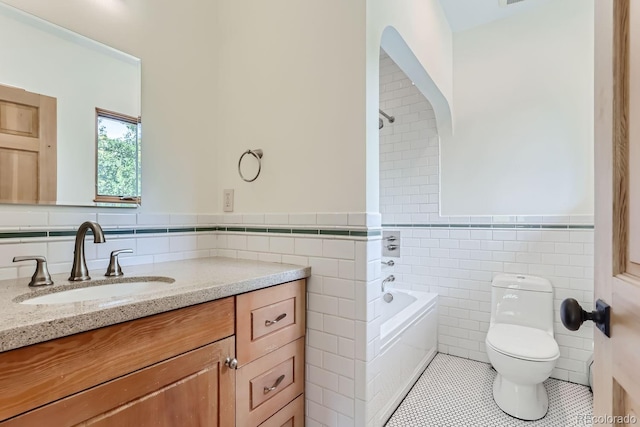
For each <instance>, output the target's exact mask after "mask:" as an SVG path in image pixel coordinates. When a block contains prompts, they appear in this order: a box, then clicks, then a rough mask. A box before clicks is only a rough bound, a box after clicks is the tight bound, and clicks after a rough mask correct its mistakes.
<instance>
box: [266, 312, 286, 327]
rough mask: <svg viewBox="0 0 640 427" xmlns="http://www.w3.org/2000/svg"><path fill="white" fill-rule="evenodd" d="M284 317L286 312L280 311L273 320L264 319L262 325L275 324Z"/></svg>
mask: <svg viewBox="0 0 640 427" xmlns="http://www.w3.org/2000/svg"><path fill="white" fill-rule="evenodd" d="M285 317H287V313H282V314H281V315H280V316H278V317H276V319H275V320H265V321H264V326H271V325H275V324H276V323H278V322H279V321H281V320H282V319H284V318H285Z"/></svg>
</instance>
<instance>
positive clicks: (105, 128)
mask: <svg viewBox="0 0 640 427" xmlns="http://www.w3.org/2000/svg"><path fill="white" fill-rule="evenodd" d="M96 117H97V123H96V129H97V135H96V141H97V147H96V153H97V159H96V198H95V201H96V202H108V203H140V194H141V193H140V120H139V119H138V118H137V117H130V116H126V115H123V114H118V113H114V112H112V111H106V110H101V109H99V108H97V109H96Z"/></svg>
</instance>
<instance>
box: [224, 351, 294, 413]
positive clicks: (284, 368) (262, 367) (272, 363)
mask: <svg viewBox="0 0 640 427" xmlns="http://www.w3.org/2000/svg"><path fill="white" fill-rule="evenodd" d="M303 390H304V338H299V339H298V340H296V341H294V342H292V343H289V344H287V345H285V346H284V347H282V348H280V349H278V350H275V351H273V352H271V353H269V354H267V355H266V356H263V357H261V358H259V359H258V360H255V361H253V362H251V363H249V364H246V365H245V366H243V367H242V368H239V369H238V371H237V373H236V393H237V400H236V425H239V426H257V425H259V424H260V423H261V422H263V421H265V420H266V419H267V418H269V417H271V416H272V415H273V414H275V413H276V412H277V411H278V410H280V409H281V408H283V407H284V406H285V405H286V404H287V403H289V402H291V401H292V400H293V399H294V398H296V397H297V396H299V395H300V394H302V392H303ZM285 421H286V420H285Z"/></svg>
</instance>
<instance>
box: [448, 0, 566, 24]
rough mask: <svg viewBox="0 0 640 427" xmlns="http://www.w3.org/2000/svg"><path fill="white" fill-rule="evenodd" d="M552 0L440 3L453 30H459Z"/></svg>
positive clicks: (486, 22)
mask: <svg viewBox="0 0 640 427" xmlns="http://www.w3.org/2000/svg"><path fill="white" fill-rule="evenodd" d="M551 1H552V0H523V1H521V2H518V3H514V4H511V5H509V6H506V7H501V6H500V2H499V0H440V5H441V6H442V9H444V13H445V15H446V16H447V19H448V20H449V25H450V26H451V31H453V32H459V31H465V30H468V29H471V28H473V27H477V26H479V25H483V24H488V23H489V22H493V21H497V20H498V19H503V18H507V17H509V16H512V15H516V14H518V13H522V12H524V11H527V10H530V9H532V8H535V7H538V6H540V5H541V4H545V3H550V2H551ZM555 1H558V0H555Z"/></svg>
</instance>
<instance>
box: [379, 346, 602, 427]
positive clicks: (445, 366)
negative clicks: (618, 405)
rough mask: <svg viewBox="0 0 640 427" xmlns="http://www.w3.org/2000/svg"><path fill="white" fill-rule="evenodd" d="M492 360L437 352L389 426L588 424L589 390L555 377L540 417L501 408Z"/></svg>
mask: <svg viewBox="0 0 640 427" xmlns="http://www.w3.org/2000/svg"><path fill="white" fill-rule="evenodd" d="M495 375H496V372H495V371H494V370H493V369H492V368H491V366H490V365H488V364H486V363H482V362H476V361H473V360H468V359H462V358H459V357H454V356H449V355H446V354H440V353H439V354H437V355H436V357H435V358H434V359H433V361H432V362H431V364H430V365H429V367H427V369H426V370H425V371H424V373H423V374H422V376H421V377H420V379H419V380H418V381H417V382H416V384H415V386H414V387H413V388H412V389H411V391H410V392H409V394H408V395H407V397H406V398H405V399H404V400H403V401H402V403H401V404H400V406H399V407H398V409H397V410H396V412H395V413H394V414H393V415H392V417H391V418H390V419H389V422H388V423H387V425H386V426H387V427H448V426H452V427H461V426H473V427H485V426H486V427H534V426H535V427H539V426H545V427H569V426H586V425H589V426H590V425H591V424H590V422H589V423H587V422H586V421H585V420H584V418H583V417H581V415H591V410H592V406H593V397H592V394H591V392H590V391H589V389H588V388H587V387H585V386H582V385H579V384H573V383H569V382H565V381H559V380H555V379H551V378H550V379H548V380H547V381H545V383H544V385H545V387H546V388H547V392H548V393H549V412H547V415H546V416H545V417H544V418H542V419H541V420H538V421H522V420H518V419H515V418H512V417H510V416H509V415H507V414H505V413H504V412H502V410H501V409H500V408H498V406H497V405H496V403H495V402H494V401H493V391H492V385H493V379H494V378H495Z"/></svg>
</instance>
